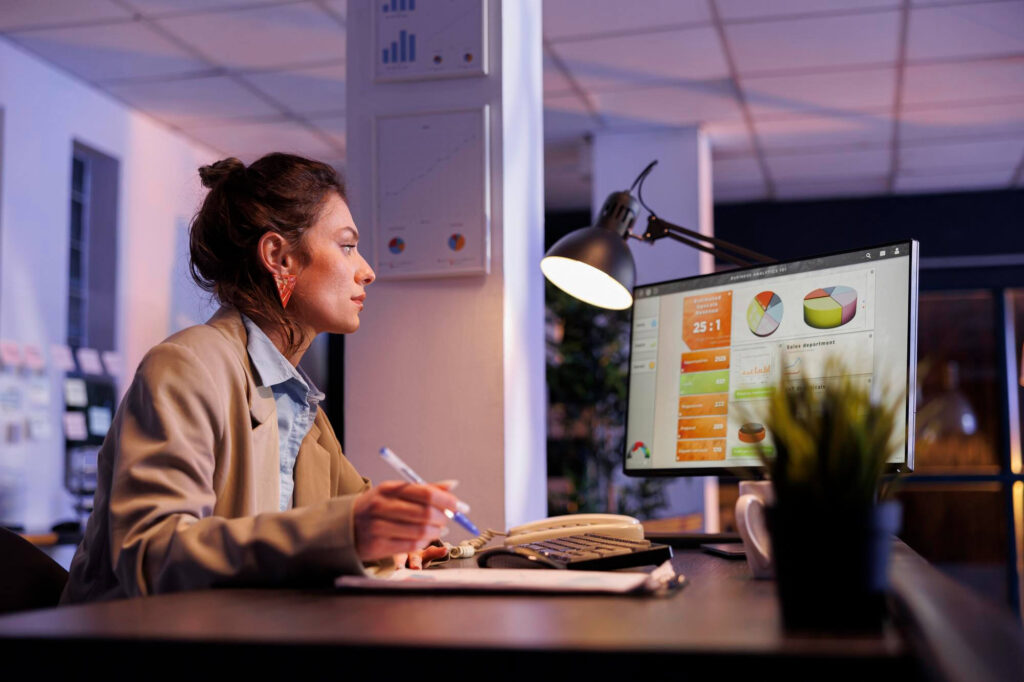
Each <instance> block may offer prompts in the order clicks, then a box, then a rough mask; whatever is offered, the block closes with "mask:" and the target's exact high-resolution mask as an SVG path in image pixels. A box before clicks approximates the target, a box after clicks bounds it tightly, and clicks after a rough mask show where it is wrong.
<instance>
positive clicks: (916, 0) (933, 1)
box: [910, 0, 1016, 6]
mask: <svg viewBox="0 0 1024 682" xmlns="http://www.w3.org/2000/svg"><path fill="white" fill-rule="evenodd" d="M951 1H952V2H954V3H957V4H961V5H966V4H968V3H971V2H993V0H910V4H911V5H920V6H926V5H949V4H951ZM999 1H1000V0H995V2H999ZM1013 1H1014V2H1016V0H1013Z"/></svg>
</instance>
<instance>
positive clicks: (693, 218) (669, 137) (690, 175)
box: [592, 126, 719, 532]
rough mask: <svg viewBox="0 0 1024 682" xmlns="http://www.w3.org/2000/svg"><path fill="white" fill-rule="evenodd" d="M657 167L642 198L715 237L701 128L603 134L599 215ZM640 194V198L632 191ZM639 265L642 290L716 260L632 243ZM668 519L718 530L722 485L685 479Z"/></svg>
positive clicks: (672, 496) (671, 245) (596, 197)
mask: <svg viewBox="0 0 1024 682" xmlns="http://www.w3.org/2000/svg"><path fill="white" fill-rule="evenodd" d="M655 159H657V161H658V165H657V166H655V167H654V170H653V171H652V172H651V174H650V175H648V176H647V180H646V181H645V182H644V187H643V190H644V191H643V200H644V203H646V204H647V205H648V206H650V207H651V208H652V209H654V211H655V213H657V215H658V217H660V218H662V219H664V220H667V221H668V222H670V223H675V224H676V225H680V226H682V227H686V228H688V229H691V230H694V231H696V232H700V233H701V234H706V235H709V236H710V235H713V234H714V227H713V222H712V221H713V208H714V206H713V203H712V195H711V147H710V144H709V141H708V138H707V135H705V134H704V132H703V131H702V130H701V129H700V127H699V126H691V127H686V128H674V129H668V130H658V131H649V132H635V133H615V132H609V133H600V134H598V135H596V136H595V137H594V141H593V164H594V165H593V185H592V187H593V201H592V206H593V212H594V215H597V212H598V211H599V210H600V209H601V205H602V204H603V203H604V200H605V198H607V196H608V195H609V194H610V193H611V192H616V191H622V190H627V189H629V186H630V185H631V184H632V183H633V180H634V179H635V178H636V176H637V175H639V173H640V171H642V170H643V169H644V168H645V167H646V166H647V164H648V163H650V162H651V161H654V160H655ZM634 196H635V193H634ZM648 215H649V214H648V213H647V211H645V210H643V209H641V212H640V215H639V216H638V217H637V221H636V225H635V226H634V227H633V231H634V232H636V233H637V234H642V233H643V232H644V229H645V227H646V225H647V216H648ZM628 244H629V248H630V250H631V251H632V252H633V258H634V259H635V260H636V270H637V284H648V283H651V282H662V281H665V280H670V279H678V278H680V277H689V276H691V275H698V274H702V273H708V272H712V271H713V269H714V259H713V257H712V256H711V255H710V254H706V253H703V252H701V251H698V250H696V249H693V248H691V247H689V246H687V245H685V244H681V243H679V242H676V241H674V240H672V239H668V238H665V239H662V240H660V241H658V242H657V243H654V244H645V243H641V242H639V241H636V240H632V239H631V240H629V242H628ZM668 497H669V500H670V511H669V513H670V514H673V515H674V514H686V513H694V512H701V513H702V514H703V516H704V529H705V530H706V531H708V532H714V531H717V530H718V527H719V521H718V479H717V478H714V477H698V478H683V479H679V480H678V481H674V482H673V483H672V484H671V485H670V486H669V490H668Z"/></svg>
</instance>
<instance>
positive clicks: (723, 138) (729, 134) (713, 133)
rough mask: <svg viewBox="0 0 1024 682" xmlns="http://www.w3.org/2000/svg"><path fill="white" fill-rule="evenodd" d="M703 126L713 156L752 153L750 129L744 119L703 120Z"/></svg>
mask: <svg viewBox="0 0 1024 682" xmlns="http://www.w3.org/2000/svg"><path fill="white" fill-rule="evenodd" d="M703 128H704V132H705V133H707V135H708V138H709V139H710V140H711V153H712V155H713V156H714V158H719V157H721V156H722V155H726V156H747V155H750V154H753V153H754V147H753V145H752V144H751V140H750V130H749V129H748V128H747V122H746V121H744V120H739V121H705V122H704V124H703Z"/></svg>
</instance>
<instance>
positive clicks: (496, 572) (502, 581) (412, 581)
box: [334, 561, 685, 594]
mask: <svg viewBox="0 0 1024 682" xmlns="http://www.w3.org/2000/svg"><path fill="white" fill-rule="evenodd" d="M684 581H685V579H684V578H683V576H681V575H679V574H677V573H676V572H675V569H673V568H672V565H671V563H670V562H668V561H666V562H665V563H663V564H662V565H661V566H659V567H658V568H657V569H655V570H654V571H653V572H651V573H631V572H620V571H559V570H543V569H535V568H450V569H434V570H429V569H428V570H424V571H415V570H410V569H407V568H400V569H398V570H396V571H394V572H393V573H391V574H390V575H388V576H386V577H383V578H371V577H366V576H354V575H343V576H341V577H340V578H338V579H337V580H335V582H334V584H335V586H336V587H339V588H342V589H354V590H359V589H372V590H426V591H441V592H480V591H483V592H554V593H573V592H590V593H604V594H627V593H655V592H663V591H667V590H670V589H673V588H675V587H679V586H681V585H682V584H683V583H684Z"/></svg>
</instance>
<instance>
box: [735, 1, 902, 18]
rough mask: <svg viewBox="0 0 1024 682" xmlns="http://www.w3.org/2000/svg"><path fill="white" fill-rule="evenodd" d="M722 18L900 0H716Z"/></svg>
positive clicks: (881, 5)
mask: <svg viewBox="0 0 1024 682" xmlns="http://www.w3.org/2000/svg"><path fill="white" fill-rule="evenodd" d="M716 2H717V4H718V13H719V15H720V16H721V17H722V19H724V20H725V21H730V20H734V19H757V18H766V17H778V16H794V15H798V14H820V13H829V12H844V11H858V10H872V9H878V8H884V7H893V8H895V7H899V4H900V0H772V1H771V2H765V0H716Z"/></svg>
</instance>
